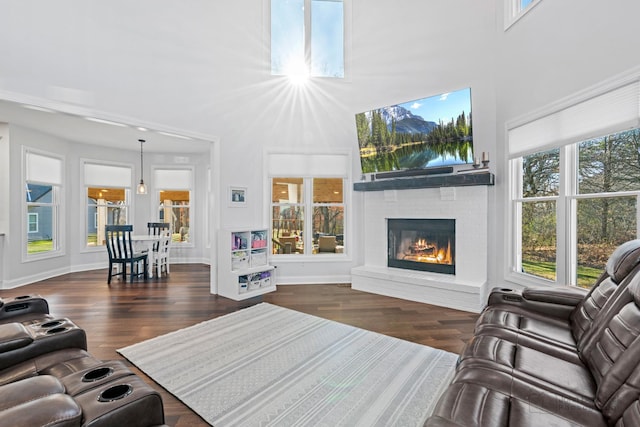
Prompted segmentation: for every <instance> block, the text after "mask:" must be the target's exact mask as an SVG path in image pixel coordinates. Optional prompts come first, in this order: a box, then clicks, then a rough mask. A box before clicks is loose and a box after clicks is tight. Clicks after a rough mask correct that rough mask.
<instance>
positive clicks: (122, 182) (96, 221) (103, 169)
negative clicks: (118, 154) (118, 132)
mask: <svg viewBox="0 0 640 427" xmlns="http://www.w3.org/2000/svg"><path fill="white" fill-rule="evenodd" d="M83 170H84V173H83V177H84V185H85V192H84V196H83V199H84V200H85V205H84V207H83V208H84V209H85V212H86V213H87V215H86V219H85V220H86V226H85V245H86V247H88V248H91V247H97V246H104V245H105V226H107V225H123V224H130V221H129V205H130V198H131V196H130V194H131V179H132V169H131V167H130V166H123V165H117V164H105V163H99V162H96V161H89V160H84V161H83Z"/></svg>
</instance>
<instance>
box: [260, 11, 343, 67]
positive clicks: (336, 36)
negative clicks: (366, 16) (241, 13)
mask: <svg viewBox="0 0 640 427" xmlns="http://www.w3.org/2000/svg"><path fill="white" fill-rule="evenodd" d="M270 1H271V21H270V23H271V27H270V28H271V74H272V75H289V76H292V75H311V76H315V77H334V78H343V77H344V75H345V70H344V69H345V66H344V63H345V59H344V56H345V34H344V33H345V26H344V15H345V13H344V2H343V1H342V0H270Z"/></svg>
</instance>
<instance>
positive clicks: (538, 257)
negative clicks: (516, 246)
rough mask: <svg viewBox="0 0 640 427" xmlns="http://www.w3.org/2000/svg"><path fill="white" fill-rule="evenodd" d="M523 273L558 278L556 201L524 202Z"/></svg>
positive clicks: (552, 278)
mask: <svg viewBox="0 0 640 427" xmlns="http://www.w3.org/2000/svg"><path fill="white" fill-rule="evenodd" d="M521 206H522V242H521V245H522V246H521V247H522V272H523V273H527V274H530V275H533V276H537V277H541V278H543V279H547V280H552V281H555V280H556V270H557V267H556V250H557V249H556V248H557V242H556V202H555V201H545V202H523V203H522V205H521Z"/></svg>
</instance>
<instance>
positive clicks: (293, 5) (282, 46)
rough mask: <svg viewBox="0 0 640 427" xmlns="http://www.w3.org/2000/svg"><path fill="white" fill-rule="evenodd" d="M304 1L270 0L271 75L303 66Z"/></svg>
mask: <svg viewBox="0 0 640 427" xmlns="http://www.w3.org/2000/svg"><path fill="white" fill-rule="evenodd" d="M304 39H305V34H304V0H271V74H273V75H283V74H287V73H289V72H291V70H292V68H294V69H297V68H298V67H300V66H301V65H304V62H305V61H304Z"/></svg>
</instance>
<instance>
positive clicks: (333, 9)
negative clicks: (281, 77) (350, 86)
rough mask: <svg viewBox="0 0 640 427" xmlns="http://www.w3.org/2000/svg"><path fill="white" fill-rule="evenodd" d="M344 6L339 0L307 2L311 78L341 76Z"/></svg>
mask: <svg viewBox="0 0 640 427" xmlns="http://www.w3.org/2000/svg"><path fill="white" fill-rule="evenodd" d="M343 15H344V7H343V4H342V1H335V0H312V2H311V75H312V76H318V77H337V78H342V77H344V16H343Z"/></svg>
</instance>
